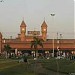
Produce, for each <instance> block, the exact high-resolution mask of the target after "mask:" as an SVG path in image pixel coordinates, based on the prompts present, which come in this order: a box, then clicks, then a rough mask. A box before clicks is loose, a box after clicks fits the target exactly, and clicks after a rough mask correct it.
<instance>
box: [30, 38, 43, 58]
mask: <svg viewBox="0 0 75 75" xmlns="http://www.w3.org/2000/svg"><path fill="white" fill-rule="evenodd" d="M43 42H44V40H43V39H40V38H37V37H33V41H31V48H34V49H35V58H36V53H37V48H38V45H39V46H41V47H42V48H43Z"/></svg>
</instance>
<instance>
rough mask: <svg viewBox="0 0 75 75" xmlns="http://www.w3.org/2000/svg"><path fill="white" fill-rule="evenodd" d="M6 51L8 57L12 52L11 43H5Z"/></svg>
mask: <svg viewBox="0 0 75 75" xmlns="http://www.w3.org/2000/svg"><path fill="white" fill-rule="evenodd" d="M4 51H5V52H6V58H7V57H8V54H9V55H10V53H11V47H10V45H9V44H6V45H4Z"/></svg>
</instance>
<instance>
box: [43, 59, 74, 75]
mask: <svg viewBox="0 0 75 75" xmlns="http://www.w3.org/2000/svg"><path fill="white" fill-rule="evenodd" d="M42 65H43V67H44V68H46V69H48V70H52V71H55V72H61V73H66V74H68V73H75V61H74V60H66V59H60V60H59V59H50V60H46V61H43V63H42Z"/></svg>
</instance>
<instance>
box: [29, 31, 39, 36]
mask: <svg viewBox="0 0 75 75" xmlns="http://www.w3.org/2000/svg"><path fill="white" fill-rule="evenodd" d="M28 34H30V35H40V31H28Z"/></svg>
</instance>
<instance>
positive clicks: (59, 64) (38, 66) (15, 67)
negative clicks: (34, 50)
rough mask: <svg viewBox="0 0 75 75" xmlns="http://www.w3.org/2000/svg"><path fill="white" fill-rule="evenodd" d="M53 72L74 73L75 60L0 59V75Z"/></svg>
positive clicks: (40, 74) (48, 74) (31, 74)
mask: <svg viewBox="0 0 75 75" xmlns="http://www.w3.org/2000/svg"><path fill="white" fill-rule="evenodd" d="M53 72H55V73H56V72H60V73H64V74H66V75H67V74H68V73H74V72H75V61H73V60H66V59H60V60H58V59H49V60H47V59H44V60H43V59H41V60H37V61H34V60H29V63H24V62H23V63H18V61H15V60H11V59H7V60H6V59H4V60H3V59H2V60H0V75H51V74H50V73H53ZM52 75H53V74H52ZM54 75H55V74H54ZM61 75H63V74H61Z"/></svg>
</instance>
